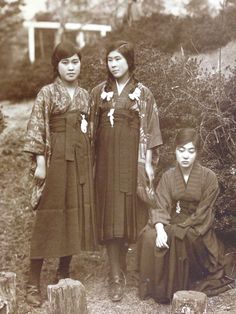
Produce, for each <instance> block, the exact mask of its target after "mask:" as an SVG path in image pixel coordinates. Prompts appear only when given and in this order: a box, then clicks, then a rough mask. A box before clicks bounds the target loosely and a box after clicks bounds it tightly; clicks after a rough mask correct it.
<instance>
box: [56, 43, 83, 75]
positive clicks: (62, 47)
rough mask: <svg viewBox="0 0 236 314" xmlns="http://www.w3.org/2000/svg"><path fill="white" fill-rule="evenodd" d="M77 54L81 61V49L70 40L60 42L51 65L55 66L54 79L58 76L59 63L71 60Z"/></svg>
mask: <svg viewBox="0 0 236 314" xmlns="http://www.w3.org/2000/svg"><path fill="white" fill-rule="evenodd" d="M75 54H77V55H78V57H79V59H80V61H81V59H82V56H81V53H80V51H79V48H78V47H77V46H76V45H75V44H73V43H72V42H70V41H68V40H64V41H62V42H60V43H59V44H58V45H57V46H56V47H55V48H54V51H53V53H52V58H51V63H52V66H53V77H54V78H56V77H57V76H58V63H59V62H60V61H61V60H62V59H65V58H70V57H72V56H73V55H75Z"/></svg>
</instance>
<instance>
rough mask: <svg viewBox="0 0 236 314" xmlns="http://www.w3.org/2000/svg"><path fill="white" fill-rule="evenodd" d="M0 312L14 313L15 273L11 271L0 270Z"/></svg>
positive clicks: (0, 313) (15, 306)
mask: <svg viewBox="0 0 236 314" xmlns="http://www.w3.org/2000/svg"><path fill="white" fill-rule="evenodd" d="M0 300H1V301H2V302H0V304H1V305H2V307H1V308H0V314H2V313H7V314H16V313H17V304H16V274H15V273H12V272H0Z"/></svg>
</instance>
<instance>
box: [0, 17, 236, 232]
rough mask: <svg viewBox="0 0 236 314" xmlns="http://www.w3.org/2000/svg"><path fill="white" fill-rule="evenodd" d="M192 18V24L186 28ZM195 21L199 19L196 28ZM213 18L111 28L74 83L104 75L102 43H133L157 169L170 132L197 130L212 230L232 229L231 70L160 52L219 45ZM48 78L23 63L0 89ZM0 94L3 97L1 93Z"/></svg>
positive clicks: (164, 162) (9, 91) (88, 83)
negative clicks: (149, 98)
mask: <svg viewBox="0 0 236 314" xmlns="http://www.w3.org/2000/svg"><path fill="white" fill-rule="evenodd" d="M193 21H195V24H194V27H193V26H192V27H190V26H191V25H192V24H191V23H193ZM196 21H198V23H199V22H201V24H200V25H199V28H198V29H197V25H198V23H196ZM185 22H186V23H187V24H186V25H187V26H189V27H187V29H188V30H191V32H190V31H189V33H188V31H187V30H185V31H184V32H183V29H184V27H183V26H184V23H185ZM213 22H215V23H216V22H217V23H218V25H219V20H217V18H215V19H213V18H211V19H210V20H207V19H206V18H205V17H201V18H198V19H197V18H196V19H195V20H194V19H190V18H183V19H179V18H174V17H172V16H161V15H160V14H156V15H153V16H152V17H150V18H146V19H142V20H141V21H139V22H137V23H134V24H133V25H132V26H131V27H130V28H129V27H126V28H123V29H120V30H119V31H116V32H113V33H111V34H110V35H109V36H107V38H105V39H102V40H100V41H99V42H97V43H96V44H94V45H90V46H87V47H85V48H84V49H83V51H82V55H83V58H82V71H81V75H80V82H79V83H80V85H81V86H83V87H85V88H87V89H88V90H91V88H93V87H94V86H95V85H96V84H98V83H99V82H101V81H103V80H104V79H105V78H106V66H105V64H104V59H105V58H104V57H105V53H104V46H105V44H106V43H107V42H109V41H110V40H113V39H117V38H123V39H125V40H131V41H132V42H134V43H136V44H135V51H136V65H137V67H136V76H137V77H138V78H139V80H140V81H142V82H143V83H144V84H145V85H146V86H148V87H149V88H150V89H151V91H152V92H153V94H154V96H155V99H156V100H157V103H158V107H159V114H160V124H161V129H162V134H163V140H164V145H163V147H162V149H161V164H160V168H161V169H162V171H164V170H165V169H166V168H168V167H169V166H170V165H171V164H172V162H173V161H174V156H173V148H172V143H173V139H174V136H175V133H176V130H178V129H179V128H182V127H187V126H192V127H194V128H196V129H198V130H199V132H200V135H201V138H202V142H203V151H202V153H201V158H202V162H203V164H204V165H206V166H208V167H210V168H211V169H212V170H213V171H215V172H216V173H217V176H218V178H219V183H220V188H221V194H220V196H219V198H218V200H217V204H216V212H217V220H216V228H217V230H220V231H221V230H230V231H234V232H236V218H235V217H236V194H235V190H236V170H235V169H236V161H235V160H236V158H235V157H236V147H235V145H236V109H235V99H236V80H235V77H236V73H232V77H231V78H230V79H226V78H225V77H224V76H222V75H221V76H220V75H210V74H209V73H201V70H200V66H199V63H198V62H197V60H195V59H193V58H188V57H187V56H186V57H182V58H178V59H173V58H172V54H169V53H167V52H166V51H171V52H172V51H174V50H175V49H176V47H177V46H178V45H179V44H180V43H182V44H183V43H184V42H185V44H186V46H187V44H188V43H189V42H190V41H191V40H192V38H198V41H196V40H195V46H196V44H197V50H201V49H204V47H203V46H201V45H203V43H204V45H205V44H206V43H207V36H211V37H208V41H209V45H208V47H209V46H211V47H215V46H216V45H217V44H219V45H220V44H222V42H224V41H225V38H224V36H223V34H224V31H223V30H222V29H221V28H220V27H218V28H216V32H214V29H213V27H214V23H213ZM206 23H208V24H206ZM211 23H212V24H211ZM201 25H204V27H206V25H212V28H211V31H209V32H208V33H207V32H206V33H202V36H201V32H200V31H199V30H200V29H201ZM177 26H178V28H176V27H177ZM207 27H208V26H207ZM154 29H155V31H156V32H155V36H153V30H154ZM185 29H186V28H185ZM219 30H220V31H222V32H221V33H220V34H221V35H220V37H219V34H217V35H216V33H217V31H219ZM207 34H208V35H207ZM209 34H210V35H209ZM191 36H192V37H191ZM216 36H217V37H216ZM201 37H202V38H201ZM216 38H218V41H217V40H216ZM176 39H177V40H176ZM192 46H193V45H189V46H188V47H189V48H188V49H189V50H191V47H192ZM195 48H196V47H195ZM195 48H194V49H195ZM50 78H51V67H50V65H49V64H47V63H44V62H42V61H40V62H37V63H35V64H34V65H29V64H24V65H22V66H21V67H19V68H18V69H16V72H15V75H14V76H13V77H12V80H11V83H9V82H8V83H7V80H6V84H5V88H3V89H2V90H4V91H5V96H7V97H6V98H8V99H12V100H17V99H23V98H28V97H34V96H35V94H36V93H37V91H38V90H39V89H40V87H41V86H42V85H45V84H46V83H48V82H49V81H50ZM0 98H1V99H3V95H2V92H1V93H0ZM160 174H161V172H160V173H159V177H160Z"/></svg>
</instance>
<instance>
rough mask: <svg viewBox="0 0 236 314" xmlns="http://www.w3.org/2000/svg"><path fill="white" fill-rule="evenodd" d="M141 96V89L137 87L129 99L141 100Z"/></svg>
mask: <svg viewBox="0 0 236 314" xmlns="http://www.w3.org/2000/svg"><path fill="white" fill-rule="evenodd" d="M140 96H141V89H140V88H139V87H136V88H135V90H134V91H133V93H131V94H129V98H130V99H131V100H139V98H140Z"/></svg>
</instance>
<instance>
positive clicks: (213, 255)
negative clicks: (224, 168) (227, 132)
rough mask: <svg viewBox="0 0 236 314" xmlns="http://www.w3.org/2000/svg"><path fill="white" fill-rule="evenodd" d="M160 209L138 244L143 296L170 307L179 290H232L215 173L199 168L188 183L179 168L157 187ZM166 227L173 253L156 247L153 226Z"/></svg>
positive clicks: (193, 171) (158, 207)
mask: <svg viewBox="0 0 236 314" xmlns="http://www.w3.org/2000/svg"><path fill="white" fill-rule="evenodd" d="M157 193H158V195H157V209H156V210H152V223H150V224H148V225H147V226H146V227H145V228H144V230H143V231H142V233H141V235H140V238H139V241H138V251H139V268H140V285H139V292H140V297H141V298H142V299H143V298H145V297H147V296H152V297H153V298H155V299H156V301H157V302H158V301H159V302H169V301H170V300H171V299H172V297H173V294H174V293H175V292H176V291H178V290H187V289H192V290H199V291H203V292H205V293H206V294H207V295H215V294H218V293H219V292H222V291H225V290H227V289H228V288H229V287H228V284H229V283H230V282H231V281H230V280H228V279H226V278H225V277H224V261H223V250H222V246H221V244H220V243H219V242H218V240H217V238H216V235H215V233H214V230H213V229H212V228H213V226H212V224H213V221H214V210H213V208H214V207H213V206H214V202H215V200H216V197H217V195H218V184H217V179H216V176H215V174H214V173H213V172H212V171H210V170H209V169H207V168H204V167H202V166H200V165H199V164H195V165H194V167H193V169H192V172H191V174H190V178H189V181H188V184H187V185H186V184H185V183H184V180H183V177H182V174H181V171H180V169H179V168H178V167H177V168H176V169H171V170H170V171H168V172H167V173H166V174H164V176H163V177H162V179H161V181H160V184H159V186H158V188H157ZM156 222H162V223H163V224H164V226H165V230H166V232H167V234H168V245H169V249H165V248H157V247H156V245H155V240H156V231H155V228H154V227H153V224H154V223H156Z"/></svg>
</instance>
